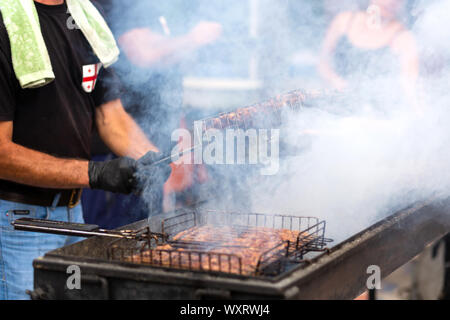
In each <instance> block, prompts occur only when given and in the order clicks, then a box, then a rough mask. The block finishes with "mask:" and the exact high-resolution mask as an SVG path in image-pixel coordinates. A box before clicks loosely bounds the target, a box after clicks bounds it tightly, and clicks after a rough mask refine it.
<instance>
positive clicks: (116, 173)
mask: <svg viewBox="0 0 450 320" xmlns="http://www.w3.org/2000/svg"><path fill="white" fill-rule="evenodd" d="M136 168H137V162H136V161H135V160H133V159H131V158H125V157H124V158H118V159H114V160H110V161H104V162H94V161H90V162H89V185H90V186H91V189H101V190H105V191H111V192H114V193H123V194H130V193H131V192H133V191H134V190H135V188H136V179H135V176H134V174H135V173H136Z"/></svg>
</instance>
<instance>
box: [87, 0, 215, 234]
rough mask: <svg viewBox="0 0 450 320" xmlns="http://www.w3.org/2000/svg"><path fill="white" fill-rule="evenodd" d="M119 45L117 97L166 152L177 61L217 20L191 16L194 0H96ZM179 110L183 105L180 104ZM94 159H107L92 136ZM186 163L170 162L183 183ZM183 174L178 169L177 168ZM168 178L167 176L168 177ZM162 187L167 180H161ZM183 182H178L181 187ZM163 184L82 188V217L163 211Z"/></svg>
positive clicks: (122, 221)
mask: <svg viewBox="0 0 450 320" xmlns="http://www.w3.org/2000/svg"><path fill="white" fill-rule="evenodd" d="M97 2H98V3H100V4H101V6H102V8H103V9H104V10H105V12H106V17H107V19H108V22H109V25H110V27H111V29H112V31H113V32H114V33H115V35H116V37H117V39H118V43H119V45H120V47H121V49H122V51H123V55H122V56H121V59H120V61H119V62H118V63H117V64H116V71H117V73H118V74H120V75H121V79H122V80H125V79H126V81H123V82H124V87H125V88H126V90H125V92H124V95H123V97H122V101H123V103H124V106H125V108H126V110H127V111H128V112H129V114H130V115H131V116H132V117H133V118H134V119H135V120H136V121H137V122H138V123H139V124H140V126H141V128H142V129H143V130H144V132H145V133H146V135H147V136H149V137H150V138H151V141H152V142H153V143H154V144H155V145H156V146H157V148H158V149H159V150H162V151H163V153H164V154H170V153H171V151H172V148H173V147H174V146H173V145H172V141H171V135H172V132H173V131H174V130H175V129H177V128H179V127H180V122H181V119H182V118H183V114H182V113H183V69H184V68H183V66H185V64H186V61H189V58H190V57H191V56H192V54H193V53H195V52H200V50H201V49H202V48H205V47H206V46H208V45H211V44H212V43H214V42H215V41H217V40H218V38H219V37H220V36H221V33H222V26H221V25H220V24H219V23H216V22H211V21H200V22H196V21H191V20H196V19H193V18H191V16H192V13H191V12H192V10H193V8H195V6H196V1H192V0H191V1H188V2H186V1H181V0H176V1H169V2H164V1H151V0H134V1H133V5H130V4H129V3H128V2H124V1H121V0H97ZM184 111H185V110H184ZM93 156H94V159H105V158H106V159H111V158H112V155H111V154H110V152H109V151H108V150H105V148H104V147H103V146H102V145H101V144H100V143H98V142H97V139H94V146H93ZM190 170H193V169H192V168H186V167H183V168H181V169H179V168H175V170H174V175H173V177H172V178H174V177H179V176H180V175H181V176H182V177H183V182H182V183H180V184H185V185H189V183H190V182H189V181H190V177H191V175H192V176H193V173H191V172H192V171H190ZM182 171H183V173H185V175H182V174H180V172H182ZM173 180H174V179H172V181H173ZM165 187H166V190H167V187H168V185H166V186H165ZM182 187H183V186H181V187H179V189H181V188H182ZM163 199H164V193H163V188H162V187H161V188H160V189H159V190H155V189H153V190H152V192H151V194H150V195H148V194H144V195H143V196H141V197H137V196H135V195H129V196H126V195H117V194H116V195H112V194H110V193H108V192H103V191H101V190H93V191H91V190H88V192H85V193H84V194H83V198H82V204H83V211H84V217H85V220H86V221H87V222H88V223H92V224H96V225H99V226H101V227H103V228H108V229H111V228H117V227H119V226H123V225H126V224H130V223H132V222H136V221H139V220H142V219H145V218H147V217H148V216H149V215H156V214H159V213H161V212H163V211H164V208H163Z"/></svg>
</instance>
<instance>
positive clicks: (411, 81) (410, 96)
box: [319, 0, 419, 108]
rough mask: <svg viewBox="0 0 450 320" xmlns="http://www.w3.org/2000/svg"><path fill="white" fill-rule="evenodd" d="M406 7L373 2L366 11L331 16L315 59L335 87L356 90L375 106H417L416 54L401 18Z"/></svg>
mask: <svg viewBox="0 0 450 320" xmlns="http://www.w3.org/2000/svg"><path fill="white" fill-rule="evenodd" d="M404 10H405V0H371V1H370V3H369V6H368V8H367V10H366V11H346V12H342V13H340V14H338V15H337V16H336V17H335V18H334V20H333V22H332V23H331V26H330V27H329V29H328V31H327V34H326V36H325V40H324V42H323V47H322V52H321V58H320V63H319V72H320V74H321V76H322V77H323V78H324V79H325V80H326V81H327V83H328V84H329V85H330V86H331V87H332V88H333V89H336V90H339V91H348V92H351V93H352V94H360V95H361V96H364V99H369V100H372V101H371V102H374V103H375V104H376V103H378V106H380V105H381V104H383V107H392V105H396V106H398V105H407V106H411V105H413V107H414V108H417V99H416V81H417V78H418V75H419V58H418V53H417V46H416V41H415V38H414V36H413V34H412V33H411V32H410V31H409V30H408V29H407V28H406V26H405V25H404V23H403V22H402V20H401V14H402V13H403V12H404ZM402 93H403V94H402ZM399 97H401V98H400V99H399ZM377 100H378V101H377ZM380 100H381V101H380ZM386 101H390V102H392V104H389V105H385V103H383V102H386Z"/></svg>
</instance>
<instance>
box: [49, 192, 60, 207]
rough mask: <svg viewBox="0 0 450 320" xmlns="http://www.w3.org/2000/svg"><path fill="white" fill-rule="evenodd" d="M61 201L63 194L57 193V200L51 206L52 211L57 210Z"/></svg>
mask: <svg viewBox="0 0 450 320" xmlns="http://www.w3.org/2000/svg"><path fill="white" fill-rule="evenodd" d="M59 199H61V193H57V194H56V195H55V198H53V203H52V205H51V208H52V211H54V210H55V209H56V207H57V206H58V203H59Z"/></svg>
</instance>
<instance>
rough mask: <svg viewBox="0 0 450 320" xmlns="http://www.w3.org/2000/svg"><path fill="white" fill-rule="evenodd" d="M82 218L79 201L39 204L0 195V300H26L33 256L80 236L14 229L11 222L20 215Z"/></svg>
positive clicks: (76, 239) (39, 217)
mask: <svg viewBox="0 0 450 320" xmlns="http://www.w3.org/2000/svg"><path fill="white" fill-rule="evenodd" d="M25 217H27V218H28V217H29V218H37V219H49V220H58V221H68V222H79V223H82V222H83V213H82V209H81V205H78V206H76V207H75V208H73V209H69V208H68V207H39V206H32V205H26V204H21V203H16V202H10V201H4V200H1V199H0V300H27V299H29V296H28V295H27V294H26V293H25V291H26V290H32V289H33V265H32V263H33V260H34V259H36V258H38V257H40V256H43V255H44V254H45V253H47V252H48V251H51V250H54V249H56V248H59V247H62V246H65V245H68V244H71V243H74V242H77V241H79V240H81V239H80V238H75V237H67V236H60V235H52V234H44V233H35V232H26V231H16V230H14V228H13V226H12V225H11V222H13V221H14V220H15V219H19V218H25Z"/></svg>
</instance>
